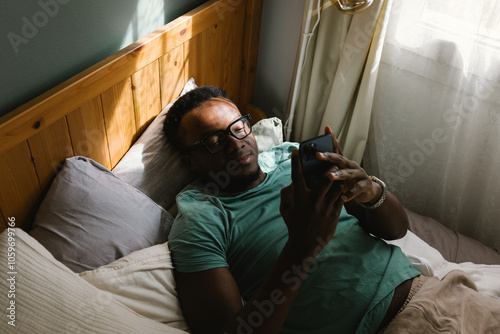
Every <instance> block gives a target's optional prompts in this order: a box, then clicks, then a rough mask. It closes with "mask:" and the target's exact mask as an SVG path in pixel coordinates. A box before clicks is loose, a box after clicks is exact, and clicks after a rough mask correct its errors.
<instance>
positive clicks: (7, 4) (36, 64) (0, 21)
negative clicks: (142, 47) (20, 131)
mask: <svg viewBox="0 0 500 334" xmlns="http://www.w3.org/2000/svg"><path fill="white" fill-rule="evenodd" d="M203 2H205V0H15V1H14V0H0V115H4V114H6V113H8V112H9V111H11V110H13V109H14V108H16V107H18V106H20V105H22V104H24V103H25V102H27V101H29V100H31V99H32V98H34V97H36V96H38V95H40V94H41V93H43V92H45V91H46V90H48V89H50V88H52V87H54V86H55V85H57V84H59V83H61V82H63V81H65V80H67V79H69V78H70V77H72V76H73V75H75V74H77V73H79V72H81V71H83V70H84V69H86V68H88V67H90V66H92V65H94V64H95V63H97V62H99V61H101V60H102V59H104V58H106V57H108V56H110V55H111V54H113V53H115V52H116V51H118V50H120V49H122V48H123V47H125V46H127V45H129V44H131V43H133V42H134V41H136V40H137V39H139V38H141V37H143V36H146V35H147V34H149V33H151V32H153V31H154V30H156V29H158V28H160V27H161V26H163V25H164V24H166V23H168V22H169V21H171V20H173V19H175V18H176V17H178V16H179V15H182V14H184V13H186V12H188V11H189V10H191V9H193V8H195V7H197V6H198V5H200V4H202V3H203Z"/></svg>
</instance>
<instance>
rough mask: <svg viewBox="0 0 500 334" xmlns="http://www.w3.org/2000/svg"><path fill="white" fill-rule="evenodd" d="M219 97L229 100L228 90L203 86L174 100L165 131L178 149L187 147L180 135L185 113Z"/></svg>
mask: <svg viewBox="0 0 500 334" xmlns="http://www.w3.org/2000/svg"><path fill="white" fill-rule="evenodd" d="M217 97H221V98H224V99H227V100H229V99H228V98H227V95H226V92H225V91H223V90H222V89H220V88H219V87H215V86H201V87H197V88H195V89H193V90H191V91H189V92H187V93H186V94H184V95H182V96H181V97H179V98H178V99H177V101H175V102H174V104H173V105H172V107H171V108H170V110H169V111H168V113H167V115H166V117H165V121H164V123H163V132H164V133H165V135H166V136H167V139H168V140H169V141H170V142H171V143H173V144H174V146H175V147H176V148H177V149H178V150H180V151H183V150H185V149H186V147H185V144H184V141H183V139H182V136H180V135H179V128H180V125H181V121H182V118H183V117H184V115H186V114H187V113H188V112H190V111H191V110H193V109H196V108H198V107H199V106H201V105H202V104H203V103H204V102H206V101H208V100H211V99H213V98H217Z"/></svg>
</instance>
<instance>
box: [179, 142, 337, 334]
mask: <svg viewBox="0 0 500 334" xmlns="http://www.w3.org/2000/svg"><path fill="white" fill-rule="evenodd" d="M342 206H343V201H342V199H341V198H340V189H339V188H338V187H332V182H325V184H322V185H321V186H319V187H317V188H315V190H314V191H311V190H309V189H307V187H306V186H305V181H304V178H303V174H302V169H301V166H300V161H299V157H298V151H297V150H295V151H294V152H293V153H292V184H291V185H290V186H288V187H285V188H283V189H282V190H281V205H280V212H281V215H282V216H283V219H284V221H285V223H286V225H287V227H288V234H289V238H288V241H287V242H286V244H285V246H284V248H283V250H282V251H281V253H280V255H279V257H278V258H277V259H276V261H275V263H274V265H273V267H272V269H271V271H270V272H269V273H268V275H267V276H266V277H265V278H264V280H263V282H262V283H261V285H260V286H259V288H258V289H257V291H256V293H255V294H254V296H252V298H251V299H250V300H248V301H247V302H246V303H245V305H244V306H243V305H242V303H241V296H240V292H239V290H238V287H237V285H236V282H235V280H234V278H233V276H232V275H231V273H230V272H229V269H227V268H216V269H210V270H206V271H201V272H195V273H180V272H176V282H177V289H178V293H179V300H180V303H181V308H182V311H183V313H184V316H185V317H186V320H187V322H188V324H189V326H190V328H191V330H192V332H193V333H238V332H252V333H278V332H279V331H280V329H281V327H282V326H283V323H284V321H285V318H286V315H287V314H288V311H289V309H290V307H291V305H292V303H293V300H294V299H295V296H296V295H297V292H298V291H299V289H300V287H301V285H302V282H303V281H304V279H305V278H306V277H307V272H308V270H309V268H310V266H311V265H312V264H313V262H314V259H315V258H316V256H317V255H318V254H319V252H320V251H321V250H322V249H323V247H324V246H325V245H326V244H327V243H328V242H329V241H330V240H331V239H332V238H333V235H334V234H335V230H336V227H337V223H338V219H339V215H340V212H341V210H342Z"/></svg>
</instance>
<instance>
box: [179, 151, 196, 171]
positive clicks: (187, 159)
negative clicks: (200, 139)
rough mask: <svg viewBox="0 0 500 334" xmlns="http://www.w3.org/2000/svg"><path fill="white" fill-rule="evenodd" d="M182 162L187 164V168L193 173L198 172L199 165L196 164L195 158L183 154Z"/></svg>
mask: <svg viewBox="0 0 500 334" xmlns="http://www.w3.org/2000/svg"><path fill="white" fill-rule="evenodd" d="M181 159H182V161H184V163H185V164H186V166H187V167H188V168H189V170H191V171H193V172H197V171H198V170H197V168H196V167H197V165H196V164H195V163H194V161H193V158H192V157H191V156H189V155H187V154H183V155H182V156H181Z"/></svg>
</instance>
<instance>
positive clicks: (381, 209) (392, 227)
mask: <svg viewBox="0 0 500 334" xmlns="http://www.w3.org/2000/svg"><path fill="white" fill-rule="evenodd" d="M345 206H346V210H347V211H348V212H349V213H350V214H352V215H353V216H355V217H356V218H358V220H359V221H360V224H361V226H363V228H364V229H365V230H367V231H368V232H370V233H372V234H373V235H376V236H377V237H379V238H382V239H385V240H394V239H400V238H402V237H404V236H405V235H406V232H407V231H408V216H407V215H406V211H405V210H404V208H403V207H402V205H401V203H400V202H399V200H398V199H397V198H396V197H395V196H394V195H393V194H392V193H390V192H389V191H387V196H386V198H385V200H384V202H383V203H382V204H381V205H380V206H378V207H377V208H376V209H373V210H369V209H366V208H364V207H362V206H361V205H359V204H358V203H356V201H350V202H347V203H345Z"/></svg>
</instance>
